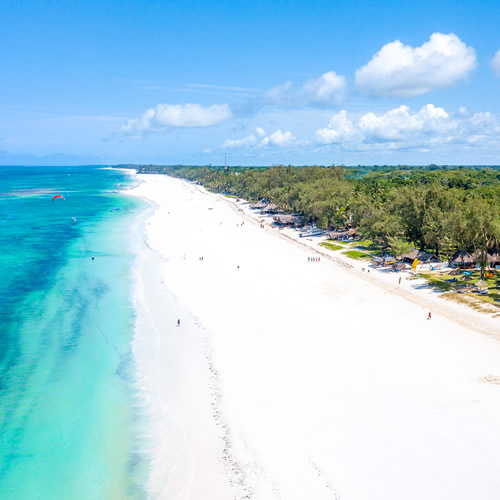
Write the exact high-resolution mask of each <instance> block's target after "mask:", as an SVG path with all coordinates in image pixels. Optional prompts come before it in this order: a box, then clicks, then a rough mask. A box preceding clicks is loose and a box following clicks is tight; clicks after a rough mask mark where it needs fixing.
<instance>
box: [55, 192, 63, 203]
mask: <svg viewBox="0 0 500 500" xmlns="http://www.w3.org/2000/svg"><path fill="white" fill-rule="evenodd" d="M56 198H62V199H63V200H66V198H65V197H64V196H62V195H60V194H56V195H55V196H54V198H52V203H54V200H55V199H56Z"/></svg>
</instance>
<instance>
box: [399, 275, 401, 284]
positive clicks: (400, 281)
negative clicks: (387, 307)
mask: <svg viewBox="0 0 500 500" xmlns="http://www.w3.org/2000/svg"><path fill="white" fill-rule="evenodd" d="M399 284H400V285H401V276H400V277H399Z"/></svg>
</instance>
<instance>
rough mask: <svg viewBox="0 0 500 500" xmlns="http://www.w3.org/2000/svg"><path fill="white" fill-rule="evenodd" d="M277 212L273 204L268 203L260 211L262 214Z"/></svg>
mask: <svg viewBox="0 0 500 500" xmlns="http://www.w3.org/2000/svg"><path fill="white" fill-rule="evenodd" d="M277 211H278V207H277V206H276V205H275V204H274V203H273V202H271V203H268V204H267V205H266V206H265V207H264V208H262V209H261V212H262V213H263V214H274V213H276V212H277Z"/></svg>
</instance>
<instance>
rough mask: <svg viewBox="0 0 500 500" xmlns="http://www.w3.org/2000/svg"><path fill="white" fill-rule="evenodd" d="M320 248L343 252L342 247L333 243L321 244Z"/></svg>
mask: <svg viewBox="0 0 500 500" xmlns="http://www.w3.org/2000/svg"><path fill="white" fill-rule="evenodd" d="M319 246H321V247H325V248H328V250H342V248H344V247H341V246H340V245H334V244H333V243H328V242H327V241H323V243H320V244H319Z"/></svg>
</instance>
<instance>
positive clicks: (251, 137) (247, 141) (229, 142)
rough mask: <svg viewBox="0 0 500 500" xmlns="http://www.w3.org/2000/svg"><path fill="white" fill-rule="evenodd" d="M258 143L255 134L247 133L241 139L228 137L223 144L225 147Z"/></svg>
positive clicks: (239, 146) (238, 146)
mask: <svg viewBox="0 0 500 500" xmlns="http://www.w3.org/2000/svg"><path fill="white" fill-rule="evenodd" d="M255 144H257V137H255V136H254V135H247V136H246V137H242V138H241V139H227V140H225V141H224V144H223V145H222V147H223V148H244V147H248V146H253V145H255Z"/></svg>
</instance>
